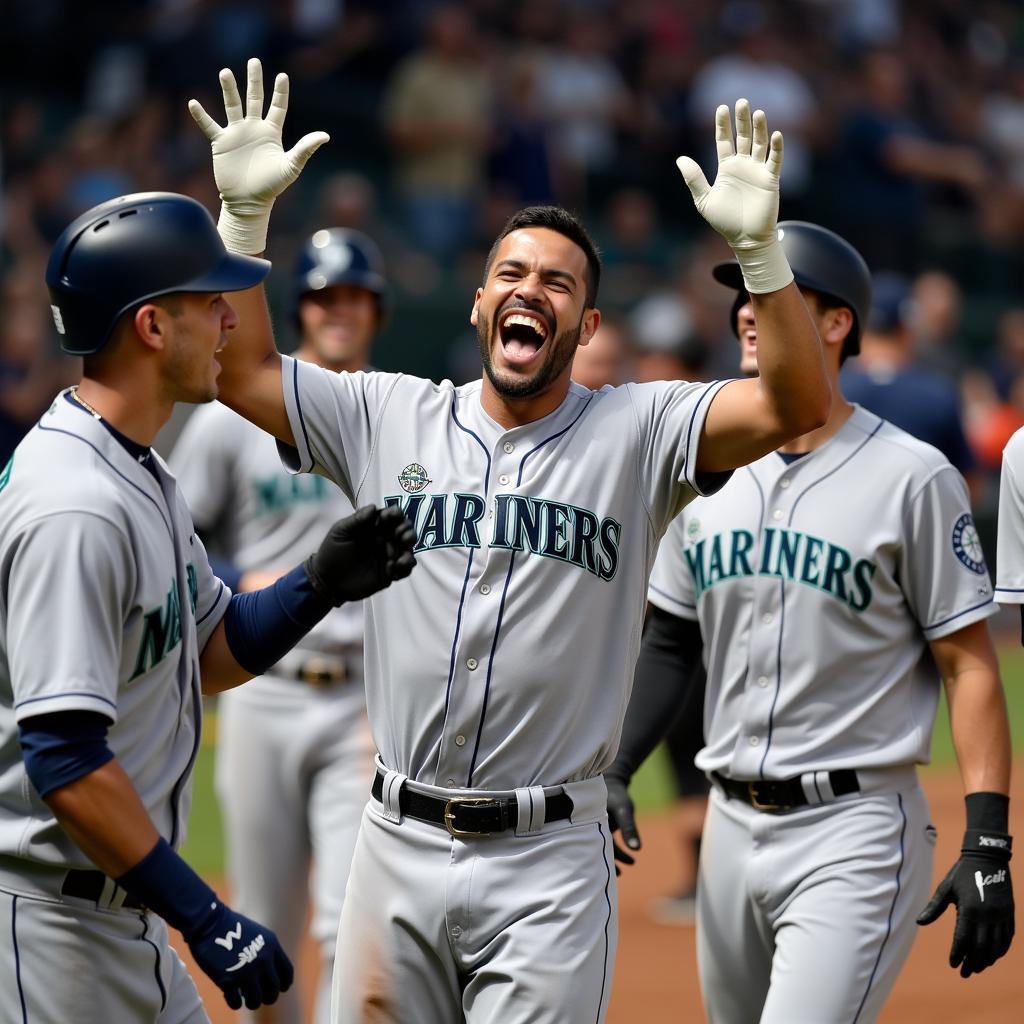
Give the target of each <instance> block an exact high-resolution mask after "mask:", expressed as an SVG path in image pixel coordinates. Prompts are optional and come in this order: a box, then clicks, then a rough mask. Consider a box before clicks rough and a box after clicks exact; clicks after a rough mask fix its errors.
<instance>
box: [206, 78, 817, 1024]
mask: <svg viewBox="0 0 1024 1024" xmlns="http://www.w3.org/2000/svg"><path fill="white" fill-rule="evenodd" d="M221 84H222V87H223V90H224V100H225V109H226V113H227V124H226V125H225V126H224V127H221V126H220V125H218V124H217V123H216V122H214V121H213V119H212V118H210V117H209V115H208V114H207V113H206V112H205V111H204V110H203V109H202V107H201V106H200V105H199V104H198V103H196V102H195V101H193V102H192V103H191V104H190V108H191V110H192V113H193V116H194V117H195V119H196V121H197V123H198V124H199V125H200V127H201V128H202V130H203V131H204V133H205V134H206V135H207V137H208V138H209V139H210V140H211V141H212V145H213V152H214V172H215V176H216V179H217V184H218V188H219V190H220V193H221V199H222V208H221V220H220V223H219V228H220V230H221V234H222V237H223V238H224V239H225V241H226V242H227V244H228V247H229V248H232V249H234V250H236V251H241V252H253V253H255V252H260V251H262V249H263V247H264V245H265V240H266V226H267V221H268V219H269V213H270V206H271V203H272V201H273V197H274V195H275V194H276V193H277V192H279V191H280V190H281V188H282V187H283V182H282V181H281V180H280V178H279V174H280V170H281V169H282V168H287V166H288V165H287V161H283V160H282V159H281V154H280V130H281V119H282V112H283V109H284V106H285V104H286V97H287V79H286V77H285V76H279V77H278V79H277V83H276V86H275V91H274V97H273V99H272V101H271V105H270V114H269V115H268V118H267V119H266V120H262V119H261V117H260V114H261V111H262V108H263V80H262V70H261V68H260V65H259V62H258V61H255V60H254V61H250V63H249V78H248V96H247V109H248V114H246V113H245V112H244V110H243V104H242V100H241V97H240V96H239V94H238V90H237V87H236V85H235V81H234V78H233V76H232V75H231V72H230V71H222V72H221ZM735 120H736V133H737V137H736V140H735V142H734V140H733V131H732V118H731V116H730V111H729V109H728V108H727V107H724V106H723V107H721V108H720V109H719V111H718V115H717V119H716V137H717V142H718V151H719V158H720V163H719V170H718V176H717V178H716V181H715V184H714V187H711V186H709V185H708V183H707V181H706V180H705V178H704V175H703V174H702V173H701V171H700V169H699V168H698V167H697V165H696V164H695V163H693V161H691V160H688V159H686V158H683V159H682V160H681V161H680V169H681V171H682V173H683V175H684V177H685V178H686V180H687V182H688V184H689V186H690V189H691V191H692V194H693V196H694V199H695V202H696V205H697V206H698V208H699V209H700V210H701V212H702V213H703V215H704V216H705V217H706V218H707V220H708V221H709V222H710V223H712V224H713V225H715V226H716V227H717V228H718V229H719V230H721V231H722V232H723V233H724V234H725V235H726V237H727V238H728V239H729V241H730V243H731V244H732V245H733V247H734V249H735V250H736V251H737V252H738V253H739V254H740V259H741V260H742V262H743V272H744V274H745V280H746V281H747V284H748V287H749V288H750V290H751V292H752V293H754V294H755V296H756V298H755V300H754V301H755V302H756V303H757V307H758V313H759V315H760V316H761V317H762V318H763V322H764V324H765V331H764V337H763V341H762V356H763V367H762V369H763V372H762V375H761V377H760V379H759V380H747V381H729V382H717V383H713V384H691V383H687V382H680V381H674V382H664V381H663V382H658V383H653V384H647V385H625V386H623V387H619V388H611V387H607V388H602V389H601V390H600V391H591V390H589V389H588V388H584V387H582V386H580V385H577V384H573V383H572V382H571V381H570V371H571V363H572V357H573V354H574V352H575V350H576V348H577V346H578V345H581V344H586V343H587V342H589V340H590V338H591V336H592V335H593V333H594V331H595V329H596V328H597V326H598V324H599V322H600V313H599V312H598V310H597V308H596V294H597V288H598V279H599V274H600V263H599V260H598V258H597V255H596V252H595V250H594V247H593V244H592V242H591V241H590V239H589V237H588V236H587V234H586V232H585V230H584V229H583V228H582V226H581V225H580V224H579V223H578V222H577V221H576V220H575V219H574V218H573V217H572V216H571V215H569V214H568V213H566V212H565V211H564V210H560V209H558V208H553V207H536V208H530V209H527V210H524V211H522V212H521V213H520V214H518V215H516V216H514V217H513V218H512V219H511V221H510V222H509V223H508V225H507V226H506V228H505V229H504V230H503V231H502V233H501V235H500V237H499V238H498V239H497V240H496V241H495V243H494V246H493V249H492V251H491V253H490V255H489V257H488V259H487V262H486V267H485V277H484V281H483V284H482V285H481V287H480V288H479V289H478V290H477V292H476V296H475V300H474V301H473V303H472V308H471V310H470V321H471V323H472V324H474V325H475V326H476V328H477V334H478V338H479V344H480V352H481V357H482V361H483V367H484V375H483V378H482V379H481V380H478V381H475V382H473V383H470V384H467V385H465V386H462V387H455V386H453V385H452V384H451V382H442V383H441V384H435V383H433V382H431V381H428V380H419V379H415V378H411V377H408V376H404V375H401V374H390V373H355V374H345V373H342V374H333V373H330V372H327V371H325V370H323V369H320V368H319V367H316V366H311V365H309V364H308V363H303V362H302V361H299V360H293V359H289V358H287V357H283V356H280V355H278V353H277V351H276V350H275V347H274V341H273V335H272V333H271V327H270V322H269V318H268V317H267V314H266V306H265V302H264V299H263V295H262V291H261V290H260V289H254V290H252V291H250V292H247V293H246V294H245V296H244V297H243V299H242V306H241V307H240V308H241V309H242V310H243V322H244V323H245V324H246V329H245V331H244V332H238V335H239V336H238V337H236V338H235V339H233V342H232V346H231V353H232V358H229V359H228V360H227V361H226V362H225V368H224V373H223V375H222V380H221V384H222V395H223V398H224V400H225V401H226V402H227V404H229V405H231V406H232V407H233V408H235V409H237V410H238V411H239V412H241V413H242V415H244V416H246V417H247V418H249V419H251V420H252V421H253V422H255V423H257V424H259V425H260V426H262V427H263V428H264V429H265V430H268V431H269V432H270V433H272V434H274V435H275V436H276V437H277V438H278V439H279V440H280V441H281V442H282V443H283V448H282V452H283V457H284V459H285V461H286V462H287V464H288V465H290V466H291V467H292V468H294V469H298V470H300V471H311V470H312V471H316V472H318V473H321V474H325V475H327V476H328V477H330V478H331V479H333V480H335V481H336V482H337V483H338V484H339V485H340V486H341V487H342V489H343V490H344V491H345V492H346V493H347V494H348V495H349V497H350V498H351V499H352V500H353V501H354V502H358V501H362V500H367V499H368V498H369V496H371V495H373V496H376V497H377V498H378V499H379V500H383V501H384V503H385V504H387V505H388V506H395V507H400V508H402V509H404V510H405V511H406V514H407V515H408V516H409V518H410V519H411V520H412V521H413V522H414V524H415V526H416V529H417V535H418V540H417V545H416V550H417V552H418V559H419V563H420V564H419V568H418V569H417V572H416V574H415V575H414V576H413V577H412V579H411V580H410V582H409V584H408V585H407V586H405V587H402V588H397V587H396V588H391V590H389V591H388V593H387V594H386V595H383V597H382V598H376V597H375V598H374V599H372V600H370V601H369V602H367V612H366V640H365V650H366V691H367V710H368V713H369V717H370V723H371V729H372V732H373V737H374V741H375V743H376V745H377V748H378V752H379V756H378V770H377V775H376V778H375V780H374V784H373V789H372V793H373V800H372V801H370V803H369V804H368V805H367V809H366V811H365V812H364V815H363V822H362V828H361V830H360V835H359V839H358V841H357V844H356V851H355V855H354V857H353V863H352V871H351V874H350V876H349V885H348V890H347V893H346V897H345V908H344V911H343V912H342V919H341V926H340V929H339V946H338V953H337V958H336V961H335V976H334V996H333V1010H332V1016H333V1018H334V1019H335V1020H336V1021H339V1022H354V1021H362V1020H366V1019H368V1018H370V1017H372V1018H373V1019H376V1020H388V1021H411V1020H415V1021H417V1022H424V1024H429V1022H434V1021H436V1022H445V1024H450V1022H452V1021H458V1020H467V1021H502V1022H503V1024H516V1022H519V1021H526V1020H530V1021H534V1022H555V1021H557V1022H559V1024H574V1022H584V1021H585V1022H587V1024H593V1022H594V1021H600V1020H601V1019H602V1018H603V1016H604V1013H605V1010H606V1007H607V1003H608V997H609V983H610V979H611V975H612V969H613V962H614V955H615V942H616V894H615V887H614V881H613V879H614V873H613V871H612V867H613V864H612V847H611V842H610V838H609V834H608V829H607V815H606V810H605V787H604V781H603V778H602V777H601V771H602V770H603V769H604V768H605V767H606V766H607V765H608V764H609V763H610V761H611V759H612V756H613V755H614V752H615V750H616V748H617V746H618V737H619V728H620V724H621V720H622V715H623V712H624V709H625V706H626V701H627V697H628V693H629V688H630V684H631V680H632V668H633V661H634V659H635V657H636V653H637V649H638V646H639V635H640V622H641V619H642V616H643V611H644V591H645V587H646V581H647V576H648V572H649V570H650V566H651V563H652V561H653V557H654V552H655V550H656V548H657V544H658V540H659V539H660V537H661V534H662V533H663V531H664V529H665V527H666V526H667V525H668V523H669V522H670V521H671V519H672V518H674V516H675V515H676V514H677V513H678V512H679V510H680V509H681V508H682V506H683V505H685V504H686V503H687V502H688V501H690V500H691V499H692V498H693V497H694V496H695V495H697V494H700V493H708V492H710V491H713V490H714V489H716V488H717V487H719V486H720V485H721V484H722V483H723V482H724V480H725V479H726V477H727V476H728V473H729V471H730V470H731V469H732V468H734V467H735V466H738V465H742V464H744V463H746V462H749V461H751V460H752V459H754V458H757V457H759V456H761V455H763V454H765V453H766V452H768V451H771V450H772V449H773V448H775V447H776V446H777V445H779V444H781V443H783V441H784V440H786V439H788V438H790V437H795V436H798V435H800V434H802V433H806V432H807V431H808V430H811V429H813V428H814V427H816V426H818V425H820V424H821V423H823V422H824V421H825V419H826V417H827V414H828V406H829V401H830V394H829V389H828V386H827V383H826V378H825V373H824V365H823V360H822V355H821V348H820V342H819V341H818V338H817V336H816V335H815V333H814V330H813V324H812V323H811V321H810V318H809V316H808V314H807V310H806V308H805V306H804V304H803V300H802V299H801V297H800V294H799V291H798V290H797V289H796V287H795V286H793V285H792V283H791V279H792V272H791V271H790V269H789V266H788V264H787V263H786V261H785V258H784V257H783V255H782V250H781V248H780V247H779V245H778V243H777V240H776V237H775V219H776V211H777V208H778V174H779V169H780V166H781V162H782V139H781V136H779V135H778V133H776V134H775V135H773V136H772V137H771V138H770V139H769V134H768V129H767V124H766V119H765V116H764V114H763V113H762V112H760V111H758V112H755V113H754V115H753V116H751V112H750V108H749V105H748V104H747V103H746V101H740V102H738V103H737V105H736V118H735ZM325 139H326V136H323V135H322V134H320V135H316V136H312V137H307V139H306V140H304V143H305V145H307V146H309V145H313V144H316V143H317V142H320V141H324V140H325ZM300 145H303V143H300ZM261 209H262V214H263V215H262V217H261V216H259V215H258V214H259V211H260V210H261ZM783 338H785V339H786V340H785V344H782V343H781V342H782V339H783Z"/></svg>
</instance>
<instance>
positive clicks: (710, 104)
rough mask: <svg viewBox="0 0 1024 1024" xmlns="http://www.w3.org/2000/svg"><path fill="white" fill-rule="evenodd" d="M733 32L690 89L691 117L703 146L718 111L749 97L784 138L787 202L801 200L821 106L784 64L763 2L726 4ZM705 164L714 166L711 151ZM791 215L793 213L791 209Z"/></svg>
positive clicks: (711, 135) (780, 44)
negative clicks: (724, 104)
mask: <svg viewBox="0 0 1024 1024" xmlns="http://www.w3.org/2000/svg"><path fill="white" fill-rule="evenodd" d="M727 12H731V13H730V16H729V17H728V19H727V24H728V25H729V27H730V29H731V31H730V32H729V35H728V49H727V50H726V52H725V53H722V54H720V55H719V56H717V57H714V58H712V59H711V60H709V61H708V62H707V63H706V64H705V65H704V66H703V67H702V68H701V69H700V71H698V72H697V74H696V75H695V76H694V79H693V86H692V89H691V91H690V116H691V118H692V119H693V122H694V124H695V125H696V127H697V132H696V135H697V138H698V139H700V140H701V144H702V145H706V144H707V142H706V140H710V139H713V138H714V128H713V125H714V116H715V109H716V108H717V107H718V106H719V104H722V103H726V104H728V105H729V106H732V105H733V104H734V103H735V102H736V100H737V99H739V98H740V97H744V98H746V99H748V100H750V106H751V109H752V110H757V109H761V110H764V111H766V112H767V113H768V118H769V121H768V123H769V125H770V126H771V128H772V130H773V131H774V130H776V129H777V130H779V131H781V132H782V133H783V135H785V137H786V159H785V161H784V163H783V165H782V189H783V195H785V197H786V200H787V203H793V202H798V201H799V199H800V197H801V196H802V195H803V193H804V192H805V191H806V189H807V188H808V186H809V185H810V180H811V152H810V147H809V145H808V141H809V138H810V136H811V135H812V134H813V132H814V127H815V114H816V113H817V110H818V104H817V102H816V100H815V97H814V94H813V93H812V92H811V89H810V87H809V86H808V84H807V82H805V81H804V79H803V77H802V76H801V75H800V73H799V72H798V71H796V70H795V68H793V67H792V66H790V65H789V64H787V63H786V61H785V59H784V47H783V42H782V37H781V36H780V35H779V33H778V32H777V31H776V29H775V27H774V26H773V24H772V21H771V16H770V12H769V10H768V7H767V6H766V5H765V4H763V3H758V2H754V0H752V2H745V3H732V4H726V5H725V6H724V7H723V14H725V13H727ZM705 166H708V167H712V166H714V164H713V155H712V152H711V151H708V156H707V158H706V159H705ZM788 215H790V216H791V215H792V210H790V211H789V214H788Z"/></svg>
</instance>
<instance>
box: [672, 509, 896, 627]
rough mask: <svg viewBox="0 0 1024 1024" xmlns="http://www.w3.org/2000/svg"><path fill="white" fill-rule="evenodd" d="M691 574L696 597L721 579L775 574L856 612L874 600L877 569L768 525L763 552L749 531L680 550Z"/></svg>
mask: <svg viewBox="0 0 1024 1024" xmlns="http://www.w3.org/2000/svg"><path fill="white" fill-rule="evenodd" d="M683 554H684V555H685V556H686V564H687V565H688V566H689V568H690V572H691V573H692V574H693V582H694V591H695V595H694V596H695V597H696V598H697V599H699V598H700V596H701V594H703V593H704V591H705V590H707V589H709V588H710V587H713V586H714V585H715V584H716V583H720V582H721V581H722V580H731V579H735V578H736V577H738V576H778V577H779V578H780V579H786V580H791V581H795V582H798V583H804V584H806V585H807V586H810V587H817V588H818V589H819V590H823V591H824V592H825V593H827V594H831V595H832V596H833V597H835V598H837V599H838V600H840V601H844V602H846V604H848V605H849V606H850V607H851V608H852V609H853V610H854V611H857V612H862V611H864V610H865V609H866V608H867V607H868V606H869V605H870V604H871V598H872V590H871V578H872V577H873V576H874V574H875V571H876V569H877V568H878V567H877V566H876V565H875V563H874V562H871V561H869V560H868V559H866V558H860V559H857V560H856V561H854V558H853V556H852V555H851V554H850V552H849V551H847V550H846V548H843V547H840V546H839V545H837V544H832V543H830V542H829V541H827V540H822V539H821V538H820V537H814V536H812V535H811V534H809V533H802V532H801V531H799V530H788V529H785V528H784V527H772V526H767V527H765V529H764V538H763V540H762V543H761V550H760V553H759V554H758V553H757V552H756V551H755V537H754V535H753V533H751V532H750V531H749V530H731V531H729V532H728V533H716V534H715V535H714V536H713V537H710V538H707V539H702V540H699V541H697V542H696V543H695V544H690V545H688V546H687V547H685V548H684V549H683Z"/></svg>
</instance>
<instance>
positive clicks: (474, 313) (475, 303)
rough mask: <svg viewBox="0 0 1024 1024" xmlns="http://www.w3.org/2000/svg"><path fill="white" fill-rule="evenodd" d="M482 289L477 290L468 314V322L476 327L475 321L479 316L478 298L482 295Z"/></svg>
mask: <svg viewBox="0 0 1024 1024" xmlns="http://www.w3.org/2000/svg"><path fill="white" fill-rule="evenodd" d="M483 293H484V290H483V288H477V290H476V297H475V298H474V299H473V309H472V311H471V312H470V314H469V322H470V323H471V324H472V325H473V326H474V327H476V322H477V319H478V318H479V315H480V296H481V295H483Z"/></svg>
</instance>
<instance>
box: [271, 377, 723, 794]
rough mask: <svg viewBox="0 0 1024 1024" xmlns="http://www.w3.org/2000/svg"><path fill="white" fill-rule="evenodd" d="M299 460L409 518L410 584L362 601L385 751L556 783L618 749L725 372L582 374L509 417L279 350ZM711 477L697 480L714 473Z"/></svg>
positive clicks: (461, 397)
mask: <svg viewBox="0 0 1024 1024" xmlns="http://www.w3.org/2000/svg"><path fill="white" fill-rule="evenodd" d="M283 381H284V394H285V402H286V406H287V410H288V416H289V419H290V422H291V426H292V430H293V432H294V435H295V439H296V445H297V450H292V451H289V450H288V449H286V448H283V449H282V451H283V455H284V458H285V460H286V463H287V464H289V465H290V466H291V467H292V468H294V469H299V470H305V471H308V470H312V469H316V470H318V471H319V472H322V473H325V474H326V475H327V476H328V477H330V478H331V479H333V480H335V481H336V482H337V483H338V484H339V485H340V486H341V487H342V489H343V490H344V491H345V492H346V493H347V494H348V495H349V496H350V498H351V499H352V500H353V502H354V503H355V504H360V503H363V502H367V501H372V502H376V503H386V504H389V505H398V506H400V507H401V508H402V509H404V510H405V512H406V514H407V516H408V517H409V519H410V520H411V521H412V522H413V524H414V525H415V527H416V531H417V534H418V538H419V539H418V542H417V545H416V552H417V559H418V563H419V564H418V566H417V569H416V572H415V573H414V574H413V576H412V577H410V580H409V581H408V582H407V583H403V584H402V585H399V586H394V587H390V588H388V589H387V590H385V591H383V592H382V593H381V594H378V595H375V596H374V597H372V598H370V599H369V601H368V602H367V616H366V675H367V705H368V709H369V715H370V723H371V727H372V730H373V734H374V738H375V740H376V742H377V744H378V748H379V750H380V753H381V755H382V758H383V761H384V763H385V764H386V765H387V766H388V767H389V768H392V769H394V770H398V771H401V772H403V773H404V774H405V775H407V776H408V777H409V778H411V779H414V780H418V781H420V782H424V783H428V784H431V785H438V786H441V787H448V788H452V787H472V788H481V789H505V790H510V789H514V788H515V787H521V786H531V785H554V784H558V783H560V782H565V781H571V780H576V779H585V778H589V777H591V776H594V775H597V774H598V773H600V772H601V771H602V770H603V769H604V768H605V767H606V766H607V765H608V763H609V762H610V761H611V759H612V757H613V756H614V754H615V751H616V748H617V746H618V740H619V733H620V729H621V723H622V717H623V713H624V711H625V706H626V702H627V700H628V697H629V690H630V686H631V681H632V671H633V663H634V661H635V658H636V654H637V651H638V649H639V639H640V627H641V623H642V620H643V612H644V591H645V586H646V581H647V577H648V573H649V572H650V567H651V564H652V562H653V559H654V555H655V552H656V550H657V544H658V541H659V539H660V537H661V535H662V533H663V532H664V529H665V527H666V526H667V524H668V523H669V521H670V520H671V519H672V518H673V517H674V516H675V515H676V514H677V513H678V512H679V510H680V509H681V508H682V507H683V505H685V504H686V503H687V502H688V501H689V500H690V499H692V498H693V497H695V496H696V495H697V494H698V493H700V492H701V491H702V490H706V489H708V488H713V487H714V486H716V485H720V484H721V483H722V482H723V481H724V479H726V478H727V475H725V474H722V475H718V476H715V477H713V478H712V479H710V480H708V481H698V479H697V477H698V474H697V470H696V460H697V442H698V439H699V437H700V434H701V430H702V426H703V420H704V416H705V414H706V412H707V409H708V406H709V404H710V400H711V399H712V397H713V396H714V394H715V393H716V391H717V390H718V389H719V387H721V385H720V384H710V385H706V384H689V383H685V382H671V383H669V382H660V383H655V384H646V385H626V386H624V387H621V388H616V389H612V388H606V389H604V390H602V391H599V392H592V391H590V390H588V389H587V388H583V387H580V386H579V385H577V384H572V385H571V386H570V390H569V394H568V396H567V397H566V399H565V401H564V402H563V403H562V404H561V405H560V406H559V407H558V409H556V410H555V411H554V412H552V413H551V414H549V415H548V416H546V417H544V418H543V419H540V420H537V421H536V422H533V423H529V424H526V425H524V426H519V427H516V428H514V429H511V430H503V429H502V428H501V427H500V426H498V424H497V423H495V422H494V421H492V420H491V419H490V418H489V417H488V416H487V415H486V413H485V412H484V411H483V408H482V406H481V404H480V383H479V382H476V383H472V384H467V385H464V386H462V387H458V388H457V387H454V386H453V385H452V384H451V383H450V382H444V383H442V384H434V383H432V382H430V381H426V380H420V379H417V378H413V377H407V376H402V375H396V374H386V373H355V374H334V373H329V372H327V371H324V370H321V369H319V368H317V367H315V366H310V365H308V364H305V363H301V362H297V361H295V360H292V359H289V358H287V357H285V358H284V359H283ZM702 485H704V486H702Z"/></svg>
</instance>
